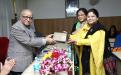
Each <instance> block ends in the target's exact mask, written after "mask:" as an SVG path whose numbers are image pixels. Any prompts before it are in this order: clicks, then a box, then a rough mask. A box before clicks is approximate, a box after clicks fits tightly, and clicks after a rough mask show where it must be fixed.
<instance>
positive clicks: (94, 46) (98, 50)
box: [70, 30, 105, 75]
mask: <svg viewBox="0 0 121 75" xmlns="http://www.w3.org/2000/svg"><path fill="white" fill-rule="evenodd" d="M84 35H85V34H84ZM73 36H74V37H73ZM75 37H79V35H72V36H70V38H71V39H72V40H75V41H76V42H77V43H76V45H79V46H82V45H88V46H91V52H90V75H105V70H104V66H103V54H104V43H105V31H103V30H99V31H96V32H95V33H94V34H93V35H89V36H88V38H87V39H83V38H75ZM81 56H82V54H80V75H82V66H81Z"/></svg>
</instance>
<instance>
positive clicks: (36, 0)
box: [27, 0, 65, 19]
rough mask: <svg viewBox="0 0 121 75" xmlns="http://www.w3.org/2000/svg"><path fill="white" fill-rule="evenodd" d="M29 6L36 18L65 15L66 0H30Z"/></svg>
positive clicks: (61, 16)
mask: <svg viewBox="0 0 121 75" xmlns="http://www.w3.org/2000/svg"><path fill="white" fill-rule="evenodd" d="M27 6H28V8H30V9H31V10H32V11H33V13H34V18H36V19H40V18H44V19H46V18H63V17H65V0H28V1H27Z"/></svg>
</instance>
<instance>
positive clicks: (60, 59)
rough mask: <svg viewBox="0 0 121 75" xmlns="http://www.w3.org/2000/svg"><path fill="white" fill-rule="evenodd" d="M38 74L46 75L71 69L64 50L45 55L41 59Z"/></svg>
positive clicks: (70, 62)
mask: <svg viewBox="0 0 121 75" xmlns="http://www.w3.org/2000/svg"><path fill="white" fill-rule="evenodd" d="M42 60H43V61H42V63H41V69H40V74H41V75H48V74H52V73H57V72H61V71H69V70H71V69H72V61H71V59H70V58H69V57H68V56H67V52H66V49H62V50H58V49H54V50H53V51H50V52H48V53H46V54H45V55H44V56H43V58H42Z"/></svg>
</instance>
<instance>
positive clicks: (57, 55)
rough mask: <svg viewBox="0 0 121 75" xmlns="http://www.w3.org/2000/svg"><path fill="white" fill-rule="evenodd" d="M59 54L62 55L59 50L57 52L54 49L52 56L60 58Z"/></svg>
mask: <svg viewBox="0 0 121 75" xmlns="http://www.w3.org/2000/svg"><path fill="white" fill-rule="evenodd" d="M59 56H60V54H59V53H58V52H56V51H54V52H53V53H52V58H58V57H59Z"/></svg>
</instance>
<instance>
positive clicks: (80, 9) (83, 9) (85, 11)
mask: <svg viewBox="0 0 121 75" xmlns="http://www.w3.org/2000/svg"><path fill="white" fill-rule="evenodd" d="M79 11H82V12H84V14H85V15H87V9H86V8H79V9H78V10H77V12H76V16H78V13H79Z"/></svg>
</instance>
